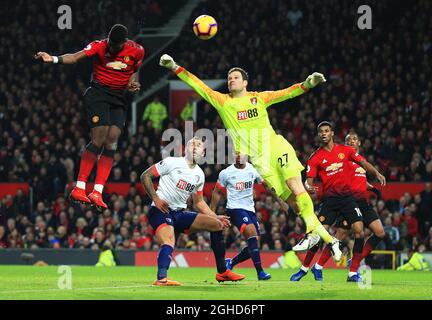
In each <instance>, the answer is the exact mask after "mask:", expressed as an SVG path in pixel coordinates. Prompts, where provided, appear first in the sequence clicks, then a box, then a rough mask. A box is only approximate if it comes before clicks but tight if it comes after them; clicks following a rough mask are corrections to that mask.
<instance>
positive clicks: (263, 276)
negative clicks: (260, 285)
mask: <svg viewBox="0 0 432 320" xmlns="http://www.w3.org/2000/svg"><path fill="white" fill-rule="evenodd" d="M269 279H271V275H270V273H267V272H265V271H264V270H262V271H260V272H258V280H269Z"/></svg>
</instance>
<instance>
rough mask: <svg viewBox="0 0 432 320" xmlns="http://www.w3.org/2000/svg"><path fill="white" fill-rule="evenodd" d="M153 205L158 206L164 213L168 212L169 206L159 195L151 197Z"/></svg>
mask: <svg viewBox="0 0 432 320" xmlns="http://www.w3.org/2000/svg"><path fill="white" fill-rule="evenodd" d="M153 201H154V204H155V207H156V208H158V209H159V210H160V211H162V212H164V213H169V206H168V202H166V201H165V200H162V199H161V198H159V197H155V198H154V199H153Z"/></svg>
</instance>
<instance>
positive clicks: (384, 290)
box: [0, 266, 432, 300]
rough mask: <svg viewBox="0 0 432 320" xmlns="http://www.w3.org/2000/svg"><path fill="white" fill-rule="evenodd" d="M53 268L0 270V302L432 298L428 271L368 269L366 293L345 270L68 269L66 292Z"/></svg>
mask: <svg viewBox="0 0 432 320" xmlns="http://www.w3.org/2000/svg"><path fill="white" fill-rule="evenodd" d="M58 271H59V270H58V267H56V266H48V267H35V266H0V275H1V276H0V300H6V299H37V300H53V299H60V300H63V299H80V300H83V299H103V300H106V299H125V300H131V299H144V300H153V299H154V300H179V299H182V300H189V299H190V300H219V299H222V300H249V299H254V300H289V299H296V300H297V299H301V300H313V299H319V300H323V299H338V300H339V299H342V300H349V299H356V300H362V299H373V300H379V299H384V300H385V299H410V300H418V299H432V285H431V284H432V272H402V271H390V270H372V285H371V288H370V289H360V288H359V287H358V285H357V284H356V283H347V282H346V276H347V271H346V270H334V269H333V270H324V282H317V281H315V280H314V279H313V276H312V274H311V273H309V274H307V275H306V277H305V278H303V280H302V281H300V282H290V281H289V278H290V276H291V274H292V273H293V272H294V270H283V269H269V270H268V271H269V272H270V273H271V274H272V276H273V278H272V279H271V280H269V281H258V280H257V279H256V274H255V271H254V270H253V269H242V268H239V269H236V271H237V272H239V273H242V274H245V275H246V276H247V278H246V279H245V280H243V281H241V282H238V283H228V282H227V283H223V284H219V283H218V282H217V281H216V280H215V269H210V268H171V269H170V271H169V277H170V278H172V279H175V280H178V281H180V282H182V283H183V285H182V286H181V287H154V286H152V285H151V284H152V282H153V281H154V279H155V273H156V268H154V267H114V268H96V267H84V266H73V267H72V268H71V274H72V289H70V290H61V289H59V288H58V281H59V277H61V276H62V274H59V273H58Z"/></svg>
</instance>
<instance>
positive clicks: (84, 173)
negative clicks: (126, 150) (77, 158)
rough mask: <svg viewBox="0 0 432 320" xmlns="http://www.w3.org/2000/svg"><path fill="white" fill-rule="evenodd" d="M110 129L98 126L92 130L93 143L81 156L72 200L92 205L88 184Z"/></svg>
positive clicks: (71, 195) (91, 142) (71, 196)
mask: <svg viewBox="0 0 432 320" xmlns="http://www.w3.org/2000/svg"><path fill="white" fill-rule="evenodd" d="M108 129H109V127H108V126H98V127H94V128H92V129H91V132H90V134H91V141H90V143H89V144H88V145H87V146H86V149H85V150H84V152H83V153H82V155H81V163H80V169H79V174H78V179H77V183H76V187H75V188H74V189H73V190H72V192H71V194H70V198H71V200H73V201H76V202H80V203H84V204H91V203H92V202H91V200H90V199H89V198H88V197H87V195H86V192H85V190H86V183H87V179H88V177H89V175H90V173H91V171H92V170H93V167H94V165H95V163H96V162H97V159H98V156H99V155H100V153H101V152H102V148H103V145H104V143H105V139H106V136H107V134H108Z"/></svg>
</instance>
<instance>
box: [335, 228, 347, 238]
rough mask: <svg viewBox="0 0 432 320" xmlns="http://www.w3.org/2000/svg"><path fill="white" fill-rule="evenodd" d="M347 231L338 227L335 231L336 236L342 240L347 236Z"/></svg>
mask: <svg viewBox="0 0 432 320" xmlns="http://www.w3.org/2000/svg"><path fill="white" fill-rule="evenodd" d="M347 236H348V232H347V231H346V230H345V229H338V230H337V231H336V238H337V239H339V240H341V241H343V240H345V239H346V238H347Z"/></svg>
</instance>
